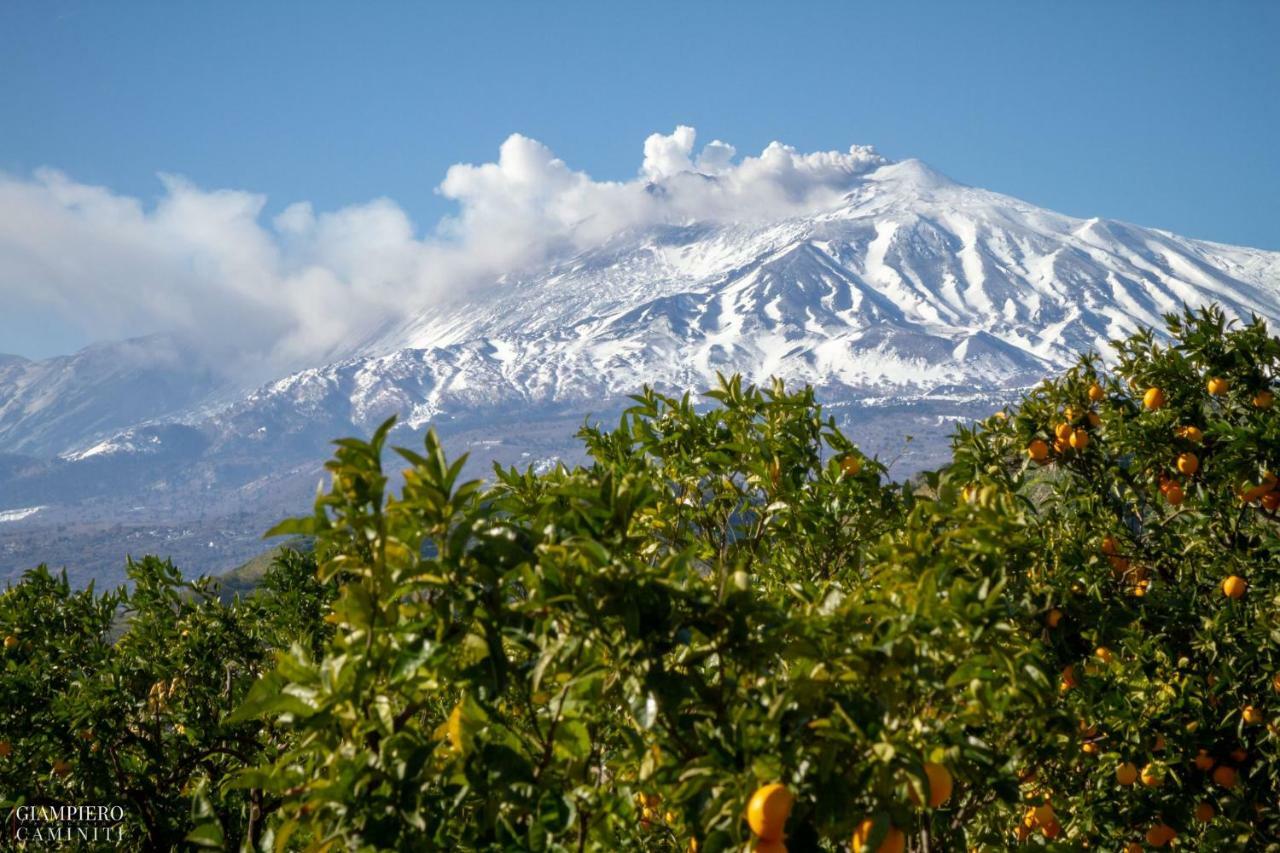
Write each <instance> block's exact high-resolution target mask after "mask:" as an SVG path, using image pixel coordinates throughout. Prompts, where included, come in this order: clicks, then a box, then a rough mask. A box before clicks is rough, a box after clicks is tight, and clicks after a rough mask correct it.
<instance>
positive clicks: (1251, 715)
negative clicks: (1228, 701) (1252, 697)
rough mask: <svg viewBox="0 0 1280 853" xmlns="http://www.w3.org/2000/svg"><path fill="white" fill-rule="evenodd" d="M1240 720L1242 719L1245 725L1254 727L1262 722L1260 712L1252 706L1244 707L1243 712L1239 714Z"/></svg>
mask: <svg viewBox="0 0 1280 853" xmlns="http://www.w3.org/2000/svg"><path fill="white" fill-rule="evenodd" d="M1240 716H1241V718H1243V719H1244V722H1245V725H1248V726H1256V725H1257V724H1258V723H1260V722H1262V712H1261V711H1260V710H1258V709H1257V708H1255V707H1253V706H1252V705H1245V706H1244V710H1243V711H1241V712H1240Z"/></svg>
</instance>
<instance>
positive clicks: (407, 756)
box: [0, 308, 1280, 853]
mask: <svg viewBox="0 0 1280 853" xmlns="http://www.w3.org/2000/svg"><path fill="white" fill-rule="evenodd" d="M1167 329H1168V334H1169V340H1170V343H1168V344H1164V343H1161V342H1160V341H1159V339H1157V337H1156V336H1155V335H1154V334H1153V333H1152V332H1151V331H1149V330H1148V331H1142V332H1139V333H1138V334H1135V335H1133V336H1132V337H1130V338H1128V339H1126V340H1123V341H1117V342H1116V344H1115V348H1116V353H1117V357H1116V359H1115V361H1114V363H1113V364H1111V365H1110V366H1109V367H1108V368H1107V369H1106V370H1104V369H1103V366H1102V364H1101V362H1100V361H1099V360H1098V359H1097V358H1096V357H1095V356H1084V357H1082V358H1081V359H1080V360H1079V362H1078V363H1077V364H1076V365H1075V366H1074V367H1073V368H1071V369H1069V370H1067V371H1065V372H1064V373H1063V374H1062V375H1060V376H1058V377H1057V378H1055V379H1052V380H1048V381H1045V382H1044V383H1042V384H1041V385H1039V386H1038V387H1036V388H1035V389H1034V390H1033V391H1031V392H1030V393H1028V394H1027V395H1026V396H1025V398H1024V399H1023V400H1022V402H1021V403H1020V404H1018V405H1016V406H1011V407H1009V408H1007V409H1005V410H1002V411H1000V412H997V413H995V414H994V415H992V416H991V417H989V418H987V419H985V420H982V421H979V422H975V423H971V424H968V425H965V426H961V427H958V428H957V431H956V433H955V437H954V441H953V458H952V461H951V463H950V465H948V466H947V467H945V468H943V469H942V470H940V471H937V472H933V473H930V474H927V475H925V476H923V477H921V478H918V479H917V480H916V481H913V482H912V483H910V484H895V483H893V482H891V481H889V479H888V478H887V476H886V471H885V468H884V466H883V465H882V464H881V463H880V462H879V461H878V460H876V459H874V458H869V457H867V456H865V455H864V454H863V453H862V452H861V451H860V450H859V448H858V446H857V444H856V443H855V442H854V441H853V440H852V439H851V438H850V437H848V436H846V435H844V434H843V433H842V432H841V430H839V429H838V428H837V427H836V425H835V423H834V421H832V420H831V419H829V418H826V417H825V416H824V415H823V412H822V409H821V407H820V406H819V404H818V402H817V401H816V399H815V395H814V392H813V391H812V389H810V388H807V387H806V388H801V389H798V390H796V389H788V388H785V387H784V386H783V385H782V384H781V383H773V384H772V385H770V386H768V387H764V388H756V387H750V386H747V385H745V384H744V383H743V382H742V381H741V380H740V379H738V378H728V379H724V380H722V382H721V385H720V387H718V388H716V389H715V390H713V391H711V392H710V393H709V394H708V397H709V399H710V401H711V404H710V405H709V406H706V405H695V403H694V401H693V400H692V399H691V398H690V397H688V396H685V397H682V398H676V397H669V396H664V395H662V394H659V393H656V392H654V391H651V390H646V391H645V392H644V393H642V394H640V395H638V396H637V397H636V398H635V399H634V405H633V406H632V407H631V408H630V409H629V410H628V411H627V412H626V413H625V414H624V415H623V417H622V419H621V421H620V422H619V423H618V425H617V426H616V428H614V429H613V430H610V431H606V430H603V429H600V428H597V427H590V426H588V427H584V428H583V429H582V431H581V432H580V439H581V440H582V442H583V443H584V445H585V447H586V449H587V451H588V454H589V459H590V461H589V463H588V464H586V465H581V466H574V467H568V466H564V465H560V466H556V467H553V468H551V469H549V470H546V471H544V472H541V473H535V472H534V471H533V470H532V469H529V470H517V469H514V468H498V469H496V470H495V471H494V476H493V478H492V479H491V480H490V481H489V482H487V483H485V482H479V481H465V482H464V481H463V480H462V477H461V472H462V468H463V460H462V459H450V458H449V457H448V456H447V455H446V453H445V450H444V448H443V447H442V446H441V443H440V441H439V439H438V438H437V437H436V435H435V434H434V433H430V434H428V436H427V439H426V443H425V446H424V447H422V448H420V449H419V450H416V451H413V450H405V449H395V450H394V451H393V452H394V453H396V454H398V455H399V457H400V458H401V459H402V460H403V462H404V463H407V465H408V466H409V467H408V468H407V469H405V470H404V473H403V476H402V477H399V476H398V475H397V480H398V482H396V483H393V482H392V475H391V474H390V473H388V471H387V470H386V469H384V456H385V455H386V454H387V453H388V452H392V451H390V449H389V448H388V447H386V444H387V437H388V433H389V431H390V429H391V424H390V423H387V424H384V425H383V426H382V427H381V428H380V429H378V430H377V431H376V432H375V433H374V434H373V436H372V437H371V438H370V439H369V440H367V441H365V440H357V439H344V440H341V441H339V442H337V449H336V451H335V454H334V457H333V459H332V460H331V461H330V462H329V463H328V466H327V467H328V470H329V472H330V474H331V488H330V490H329V491H328V492H325V493H322V494H320V495H319V496H318V497H317V499H316V502H315V506H314V508H313V511H312V512H311V513H310V514H308V515H306V516H302V517H299V518H296V519H291V520H288V521H285V522H283V523H282V524H280V525H278V526H277V527H276V528H275V529H274V530H273V531H272V532H273V533H275V534H277V535H288V536H294V537H305V541H307V542H308V543H309V544H311V545H312V548H311V550H309V551H307V552H306V553H302V552H299V551H297V550H293V549H291V548H283V549H281V550H279V551H278V552H277V553H276V554H275V555H274V556H273V558H272V560H271V565H270V566H269V567H267V568H266V569H265V571H263V572H262V573H261V578H260V580H258V581H257V582H256V586H254V587H253V588H252V590H250V589H249V585H248V584H245V585H244V586H242V587H239V588H238V589H240V590H241V591H242V594H240V595H236V596H223V597H220V596H219V594H218V588H217V586H216V585H215V584H214V583H213V582H211V581H209V580H207V579H201V580H196V581H187V580H184V579H183V578H182V576H181V574H180V573H179V572H178V570H177V569H175V568H174V567H173V566H172V565H171V564H169V563H166V562H163V561H160V560H157V559H154V558H147V559H144V560H141V561H139V562H131V563H130V565H129V576H130V579H131V587H130V588H128V589H120V590H115V591H109V592H99V591H97V590H95V589H94V588H92V587H90V588H88V589H82V590H77V589H74V588H73V587H72V586H71V585H70V584H69V583H68V582H67V581H66V578H65V577H64V576H63V577H60V576H58V575H55V574H53V573H51V572H49V571H48V570H47V569H46V568H43V567H41V568H38V569H35V570H33V571H31V572H29V573H28V574H27V575H26V576H25V578H24V579H23V581H22V582H21V583H19V584H16V585H14V586H12V587H11V588H10V589H9V590H8V591H7V592H5V593H4V594H3V595H0V635H2V636H3V648H2V649H0V802H3V804H4V805H6V806H12V805H18V804H48V803H118V804H120V805H123V806H124V807H125V808H126V811H127V813H128V823H127V826H126V827H125V837H126V839H127V840H128V841H129V842H130V843H131V844H134V845H136V846H139V847H148V848H159V849H168V848H185V847H190V846H197V847H204V848H209V849H228V848H231V849H251V850H279V851H283V850H345V849H351V850H419V849H421V850H481V849H483V850H654V851H659V850H670V851H685V853H701V851H706V853H715V851H727V850H756V851H760V853H776V851H792V853H796V851H809V850H828V851H830V850H849V849H851V848H852V849H853V850H858V851H863V850H867V851H885V853H893V851H905V850H913V851H939V850H969V849H979V850H986V849H1004V848H1010V847H1014V846H1017V845H1026V846H1028V847H1043V848H1048V849H1061V850H1069V849H1083V848H1085V847H1088V848H1100V849H1109V850H1126V851H1134V850H1146V849H1152V848H1160V847H1166V846H1170V845H1174V844H1177V845H1182V846H1184V847H1189V848H1198V849H1206V850H1221V849H1256V850H1280V841H1277V839H1280V715H1278V713H1277V711H1278V709H1280V516H1278V515H1277V512H1278V510H1280V487H1278V485H1277V476H1276V472H1278V471H1280V418H1277V413H1276V410H1275V408H1274V407H1273V401H1274V396H1273V395H1274V391H1275V387H1276V384H1277V375H1278V374H1280V338H1277V337H1275V336H1272V335H1270V334H1269V331H1268V329H1267V327H1266V325H1265V324H1264V323H1263V322H1262V321H1261V320H1259V319H1256V318H1255V319H1254V320H1253V321H1252V322H1250V323H1247V324H1244V325H1239V324H1232V323H1228V321H1227V320H1226V318H1225V316H1224V315H1223V313H1222V312H1221V311H1219V310H1217V309H1214V308H1210V309H1203V310H1199V311H1195V312H1192V311H1186V312H1184V313H1182V314H1180V315H1170V316H1169V317H1168V318H1167ZM397 467H398V466H397ZM248 573H249V574H252V575H253V577H254V578H255V579H256V578H257V576H258V567H255V568H254V569H253V570H252V571H251V572H248ZM122 616H123V618H124V620H125V621H124V623H123V624H124V625H125V630H124V631H123V633H122V634H121V635H120V636H119V637H118V639H117V638H115V636H114V634H113V625H116V626H118V625H120V624H121V619H122Z"/></svg>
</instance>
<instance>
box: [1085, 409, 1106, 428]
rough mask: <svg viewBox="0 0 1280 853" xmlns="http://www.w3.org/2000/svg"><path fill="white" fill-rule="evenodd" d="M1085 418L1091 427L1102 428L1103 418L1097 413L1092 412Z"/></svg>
mask: <svg viewBox="0 0 1280 853" xmlns="http://www.w3.org/2000/svg"><path fill="white" fill-rule="evenodd" d="M1085 418H1086V419H1088V421H1089V426H1091V427H1099V426H1102V417H1101V416H1099V415H1098V413H1097V412H1090V413H1089V414H1087V415H1085Z"/></svg>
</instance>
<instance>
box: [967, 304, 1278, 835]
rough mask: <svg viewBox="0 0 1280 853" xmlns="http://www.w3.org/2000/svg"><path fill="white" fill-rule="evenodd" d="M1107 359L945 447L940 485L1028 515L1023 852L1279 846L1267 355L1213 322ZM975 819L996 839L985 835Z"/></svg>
mask: <svg viewBox="0 0 1280 853" xmlns="http://www.w3.org/2000/svg"><path fill="white" fill-rule="evenodd" d="M1167 319H1168V339H1169V343H1168V344H1161V343H1159V342H1158V340H1157V338H1156V337H1155V336H1154V335H1153V334H1152V333H1151V332H1149V331H1148V332H1143V333H1140V334H1138V335H1135V336H1134V337H1132V338H1130V339H1128V340H1124V341H1118V342H1116V351H1117V359H1116V362H1115V366H1114V371H1113V372H1112V373H1110V374H1109V375H1107V376H1105V377H1104V376H1103V374H1102V372H1101V371H1100V369H1099V365H1098V362H1097V361H1096V359H1093V358H1086V359H1083V360H1082V361H1081V363H1080V364H1079V365H1078V366H1077V367H1076V368H1075V369H1073V370H1071V371H1069V372H1068V373H1066V374H1065V375H1064V376H1062V377H1061V378H1059V379H1056V380H1054V381H1050V382H1046V383H1045V384H1043V385H1042V386H1040V387H1039V388H1038V389H1036V390H1035V392H1034V393H1032V394H1030V395H1029V396H1028V397H1027V398H1026V400H1025V401H1024V402H1023V403H1022V404H1021V405H1020V406H1018V407H1016V408H1014V409H1013V410H1011V411H1008V412H1002V413H1000V414H998V415H997V416H995V417H992V418H990V419H988V420H986V421H985V422H983V423H981V424H979V425H977V426H976V427H975V428H973V429H962V430H960V431H959V433H958V435H957V438H956V442H955V460H954V463H953V465H952V467H951V469H950V470H949V471H948V472H947V475H946V480H947V481H948V484H949V486H950V488H949V492H950V494H951V495H952V496H953V499H955V500H959V501H961V502H963V501H964V500H966V499H972V498H973V497H974V496H975V495H976V494H977V493H978V491H979V490H982V489H991V490H996V491H999V492H1000V493H1002V494H1008V495H1014V496H1016V497H1017V498H1018V499H1020V500H1022V501H1024V502H1025V503H1026V505H1027V506H1028V507H1030V508H1031V511H1030V513H1029V519H1030V521H1029V524H1030V525H1031V535H1032V536H1033V537H1034V538H1035V539H1036V540H1037V541H1038V542H1039V544H1040V549H1039V551H1038V555H1037V559H1036V560H1035V561H1034V563H1033V565H1032V566H1031V567H1030V570H1029V572H1028V573H1027V575H1026V577H1025V579H1024V581H1023V583H1025V585H1026V586H1027V588H1028V589H1029V591H1030V593H1031V595H1032V596H1033V598H1034V599H1035V600H1036V601H1037V602H1038V603H1039V606H1040V609H1041V612H1042V619H1041V621H1040V624H1039V625H1037V626H1036V628H1035V630H1034V631H1033V632H1032V637H1034V638H1036V639H1038V640H1039V641H1040V642H1041V643H1042V644H1043V646H1044V648H1045V649H1046V650H1047V653H1048V654H1049V656H1050V657H1051V659H1052V665H1053V667H1054V668H1055V669H1056V670H1057V672H1058V681H1059V692H1060V695H1059V699H1058V703H1057V705H1056V708H1055V712H1054V714H1052V715H1051V716H1050V717H1049V718H1048V719H1049V723H1050V725H1049V726H1048V727H1049V728H1052V729H1055V730H1056V736H1055V737H1053V738H1048V739H1046V740H1045V741H1044V742H1043V743H1041V744H1040V745H1039V747H1038V749H1037V750H1036V753H1035V754H1034V755H1031V756H1029V757H1028V760H1026V761H1025V762H1024V764H1023V766H1022V772H1023V775H1024V792H1025V795H1026V798H1027V802H1026V803H1025V808H1024V811H1023V813H1022V814H1020V815H1019V814H1006V815H1004V817H1003V819H1004V820H1007V821H1009V826H1011V827H1016V828H1014V829H1011V831H1012V832H1014V833H1016V836H1017V837H1018V838H1020V839H1023V840H1028V841H1030V840H1037V839H1041V836H1042V833H1041V830H1042V828H1043V826H1044V824H1045V823H1046V821H1047V820H1049V819H1053V820H1054V821H1055V822H1056V823H1057V824H1058V825H1059V826H1060V828H1062V829H1065V836H1064V837H1065V838H1067V839H1071V840H1072V841H1073V842H1074V843H1077V844H1078V843H1081V842H1084V841H1088V842H1090V843H1095V842H1096V843H1103V844H1105V845H1110V846H1111V847H1112V849H1116V848H1122V847H1127V848H1128V849H1145V846H1151V847H1162V846H1165V845H1167V844H1169V843H1170V842H1172V841H1173V840H1174V839H1175V838H1178V839H1182V840H1183V841H1185V842H1187V843H1190V844H1194V845H1199V846H1200V847H1201V848H1203V849H1241V848H1243V847H1244V846H1247V845H1254V846H1256V847H1257V848H1258V849H1262V847H1264V846H1266V845H1268V844H1269V845H1271V846H1270V847H1268V848H1267V849H1275V844H1276V839H1277V838H1280V810H1278V808H1277V806H1278V802H1277V800H1278V797H1280V762H1278V761H1277V759H1278V758H1280V740H1278V739H1277V735H1278V734H1280V726H1277V709H1278V708H1280V583H1278V581H1280V535H1278V531H1280V527H1278V526H1277V515H1276V511H1277V507H1278V506H1280V490H1277V488H1276V474H1275V472H1276V471H1278V470H1280V418H1277V417H1276V413H1275V411H1274V409H1273V408H1272V402H1273V393H1274V392H1273V390H1272V389H1273V388H1274V386H1275V382H1276V376H1277V371H1278V369H1280V340H1277V339H1276V338H1275V337H1272V336H1270V335H1268V332H1267V329H1266V327H1265V325H1264V324H1263V323H1262V322H1261V321H1260V320H1257V319H1256V318H1255V319H1254V320H1253V321H1252V322H1251V323H1249V324H1247V325H1245V326H1242V327H1241V326H1233V325H1230V324H1228V323H1227V321H1226V319H1225V318H1224V316H1223V314H1222V313H1221V312H1220V311H1219V310H1217V309H1206V310H1203V311H1200V312H1194V313H1193V312H1190V311H1188V312H1185V313H1183V314H1182V315H1178V316H1171V317H1169V318H1167ZM993 819H999V818H994V817H993Z"/></svg>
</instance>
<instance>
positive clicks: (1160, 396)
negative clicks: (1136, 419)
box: [1142, 388, 1164, 412]
mask: <svg viewBox="0 0 1280 853" xmlns="http://www.w3.org/2000/svg"><path fill="white" fill-rule="evenodd" d="M1142 405H1144V406H1146V407H1147V410H1148V411H1151V412H1154V411H1155V410H1156V409H1161V408H1164V391H1162V390H1160V389H1159V388H1148V389H1147V393H1145V394H1143V395H1142Z"/></svg>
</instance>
